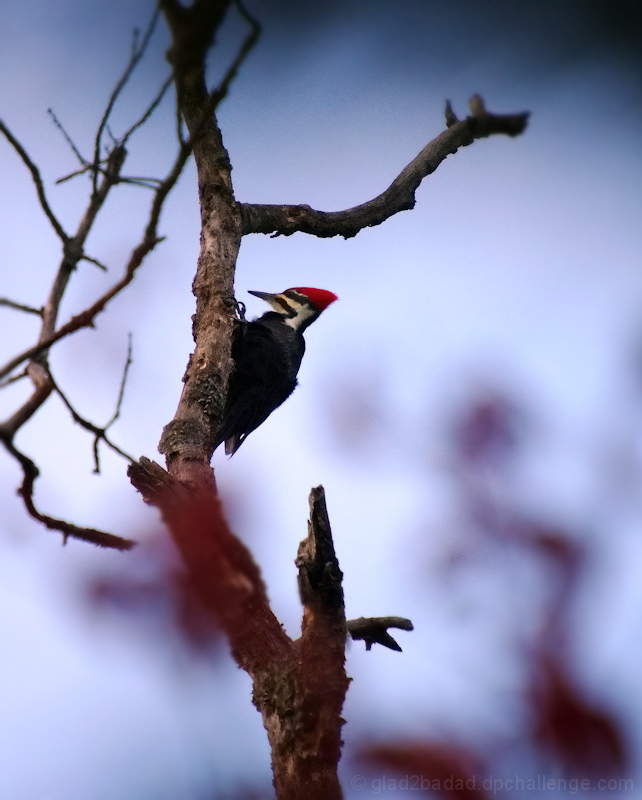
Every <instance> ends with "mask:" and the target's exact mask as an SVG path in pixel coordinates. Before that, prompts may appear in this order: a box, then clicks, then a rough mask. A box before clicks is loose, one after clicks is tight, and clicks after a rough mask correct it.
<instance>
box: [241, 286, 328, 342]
mask: <svg viewBox="0 0 642 800" xmlns="http://www.w3.org/2000/svg"><path fill="white" fill-rule="evenodd" d="M250 294H253V295H254V296H255V297H260V298H261V300H265V302H266V303H269V304H270V305H271V306H272V309H273V310H274V311H276V313H277V314H280V315H281V316H282V317H283V322H284V323H285V324H286V325H289V326H290V327H291V328H294V330H296V331H303V330H305V329H306V328H307V327H308V325H311V324H312V323H313V322H314V320H315V319H316V318H317V317H318V316H319V314H321V312H322V311H325V309H326V308H327V307H328V306H329V305H330V303H334V301H335V300H337V299H338V298H337V296H336V294H334V293H333V292H326V290H325V289H313V288H312V287H310V286H296V287H294V288H293V289H286V290H285V291H284V292H281V293H280V294H270V293H269V292H250Z"/></svg>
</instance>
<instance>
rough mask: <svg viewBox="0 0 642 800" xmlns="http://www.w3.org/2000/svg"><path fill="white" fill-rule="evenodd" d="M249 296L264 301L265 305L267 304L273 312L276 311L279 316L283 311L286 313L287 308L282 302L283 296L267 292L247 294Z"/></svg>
mask: <svg viewBox="0 0 642 800" xmlns="http://www.w3.org/2000/svg"><path fill="white" fill-rule="evenodd" d="M249 294H253V295H254V297H260V298H261V300H265V302H266V303H269V304H270V305H271V306H272V308H273V309H274V310H275V311H278V312H279V314H283V313H284V311H283V309H284V308H285V310H286V311H287V310H288V309H289V306H288V305H287V304H286V303H285V302H284V298H283V295H281V294H270V293H269V292H251V291H250V292H249Z"/></svg>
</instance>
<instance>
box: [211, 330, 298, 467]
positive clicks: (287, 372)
mask: <svg viewBox="0 0 642 800" xmlns="http://www.w3.org/2000/svg"><path fill="white" fill-rule="evenodd" d="M266 316H267V315H266ZM275 316H276V315H275ZM270 323H271V320H269V319H268V320H267V324H266V322H265V321H263V318H262V319H261V320H256V321H254V322H244V323H240V324H239V327H238V329H237V332H236V334H235V337H234V341H233V342H232V358H233V360H234V370H233V372H232V375H231V376H230V384H229V388H228V393H227V402H226V404H225V412H224V414H223V420H222V422H221V425H220V427H219V429H218V431H217V432H216V438H215V441H214V449H216V448H217V447H218V446H219V445H220V444H221V443H222V442H225V443H226V446H225V452H226V453H228V454H233V453H235V452H236V451H237V450H238V449H239V447H240V446H241V445H242V444H243V442H244V441H245V438H246V437H247V436H248V434H250V433H251V432H252V431H253V430H255V429H256V428H258V427H259V425H261V424H262V423H263V422H265V420H266V419H267V418H268V417H269V416H270V414H271V413H272V411H274V409H275V408H278V407H279V406H280V405H281V403H283V402H284V401H285V400H287V398H288V397H289V396H290V395H291V394H292V392H293V391H294V389H295V387H296V384H297V380H296V375H297V372H298V371H299V366H300V364H301V359H302V358H303V353H304V350H305V342H304V340H303V337H302V336H301V335H300V334H299V333H297V332H296V331H293V330H292V329H291V328H288V327H287V326H285V325H284V324H283V323H282V322H281V321H277V322H275V323H274V324H270Z"/></svg>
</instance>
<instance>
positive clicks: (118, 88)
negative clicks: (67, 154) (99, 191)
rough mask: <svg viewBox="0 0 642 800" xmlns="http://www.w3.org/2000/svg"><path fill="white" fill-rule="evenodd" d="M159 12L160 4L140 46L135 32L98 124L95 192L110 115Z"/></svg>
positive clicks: (139, 56) (152, 31) (136, 62)
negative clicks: (130, 47) (120, 74)
mask: <svg viewBox="0 0 642 800" xmlns="http://www.w3.org/2000/svg"><path fill="white" fill-rule="evenodd" d="M159 13H160V9H159V7H158V6H156V8H155V9H154V13H153V14H152V18H151V20H150V22H149V25H148V26H147V30H146V31H145V35H144V36H143V40H142V42H141V44H140V47H138V36H137V32H135V34H134V40H133V45H132V54H131V57H130V59H129V64H128V65H127V67H126V68H125V71H124V73H123V75H122V77H121V79H120V80H119V81H118V83H117V84H116V87H115V89H114V91H113V92H112V93H111V97H110V98H109V102H108V103H107V108H106V109H105V113H104V114H103V118H102V119H101V121H100V125H99V126H98V132H97V133H96V141H95V144H94V163H93V168H94V177H93V191H94V193H95V192H96V188H97V185H98V165H99V164H100V150H101V146H102V137H103V132H104V130H105V128H106V126H107V123H108V121H109V117H110V115H111V112H112V110H113V108H114V104H115V103H116V100H117V99H118V96H119V95H120V93H121V92H122V90H123V88H124V87H125V84H126V83H127V81H128V80H129V78H130V76H131V74H132V72H133V71H134V69H135V68H136V65H137V64H138V62H139V61H140V59H141V58H142V56H143V55H144V53H145V50H146V49H147V45H148V44H149V40H150V39H151V37H152V34H153V33H154V28H155V27H156V22H157V21H158V15H159Z"/></svg>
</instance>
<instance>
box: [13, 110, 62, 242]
mask: <svg viewBox="0 0 642 800" xmlns="http://www.w3.org/2000/svg"><path fill="white" fill-rule="evenodd" d="M0 132H1V133H3V134H4V135H5V137H6V139H7V140H8V142H9V144H10V145H11V146H12V147H13V149H14V150H15V151H16V152H17V153H18V155H19V156H20V158H21V159H22V160H23V162H24V164H25V165H26V167H27V169H28V170H29V172H30V173H31V177H32V179H33V182H34V184H35V186H36V191H37V192H38V199H39V200H40V205H41V207H42V210H43V211H44V212H45V215H46V216H47V219H48V220H49V222H51V225H52V227H53V229H54V230H55V231H56V233H57V234H58V238H59V239H60V240H61V241H62V243H63V244H66V243H67V242H68V241H69V236H68V235H67V234H66V233H65V231H64V229H63V227H62V225H61V224H60V223H59V222H58V219H57V218H56V215H55V214H54V213H53V211H52V210H51V206H50V205H49V203H48V201H47V196H46V194H45V187H44V186H43V184H42V178H41V177H40V170H39V169H38V167H37V166H36V165H35V164H34V163H33V161H32V160H31V159H30V158H29V156H28V155H27V151H26V150H25V149H24V147H23V146H22V145H21V144H20V142H19V141H18V140H17V139H16V138H15V136H14V135H13V134H12V133H11V131H10V130H9V128H7V126H6V125H5V124H4V122H2V120H0Z"/></svg>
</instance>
